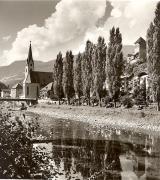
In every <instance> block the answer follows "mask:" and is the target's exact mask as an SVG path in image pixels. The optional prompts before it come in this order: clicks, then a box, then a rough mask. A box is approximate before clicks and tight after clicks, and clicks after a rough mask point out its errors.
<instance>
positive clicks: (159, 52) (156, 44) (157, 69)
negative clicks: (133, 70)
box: [147, 2, 160, 111]
mask: <svg viewBox="0 0 160 180" xmlns="http://www.w3.org/2000/svg"><path fill="white" fill-rule="evenodd" d="M153 22H154V24H153V25H154V32H150V31H151V28H150V29H149V32H150V34H152V33H153V49H151V50H149V48H150V47H149V45H150V44H149V43H148V47H147V48H148V52H149V54H148V61H147V62H148V63H149V64H148V66H149V65H150V66H151V69H150V74H152V86H153V91H154V93H155V95H156V100H157V110H158V111H160V2H158V4H157V7H156V10H155V18H154V21H153ZM149 32H148V35H149ZM149 37H151V35H150V36H149ZM149 37H147V39H148V42H150V41H149ZM151 57H153V59H152V58H151Z"/></svg>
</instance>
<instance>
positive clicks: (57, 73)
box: [53, 52, 63, 103]
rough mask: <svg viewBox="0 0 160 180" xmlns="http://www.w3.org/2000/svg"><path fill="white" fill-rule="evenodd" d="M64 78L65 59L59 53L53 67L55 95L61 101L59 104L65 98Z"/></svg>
mask: <svg viewBox="0 0 160 180" xmlns="http://www.w3.org/2000/svg"><path fill="white" fill-rule="evenodd" d="M62 78H63V58H62V53H61V52H59V54H58V55H57V59H56V61H55V63H54V67H53V82H54V85H53V88H54V93H55V95H56V96H57V97H58V99H59V103H60V99H61V98H62V96H63V86H62Z"/></svg>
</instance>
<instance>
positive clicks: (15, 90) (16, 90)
mask: <svg viewBox="0 0 160 180" xmlns="http://www.w3.org/2000/svg"><path fill="white" fill-rule="evenodd" d="M22 93H23V86H22V85H21V84H20V83H17V84H15V85H14V86H13V87H12V88H11V98H20V96H22Z"/></svg>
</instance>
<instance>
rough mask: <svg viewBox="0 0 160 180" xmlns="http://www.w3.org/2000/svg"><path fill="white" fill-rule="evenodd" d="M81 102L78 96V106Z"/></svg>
mask: <svg viewBox="0 0 160 180" xmlns="http://www.w3.org/2000/svg"><path fill="white" fill-rule="evenodd" d="M80 104H81V100H80V96H79V97H78V105H79V106H80Z"/></svg>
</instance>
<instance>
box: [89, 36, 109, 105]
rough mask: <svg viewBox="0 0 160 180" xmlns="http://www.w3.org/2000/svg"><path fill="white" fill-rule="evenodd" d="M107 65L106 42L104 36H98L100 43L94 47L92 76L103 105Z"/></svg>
mask: <svg viewBox="0 0 160 180" xmlns="http://www.w3.org/2000/svg"><path fill="white" fill-rule="evenodd" d="M105 66H106V44H105V40H104V38H102V37H99V38H98V43H97V45H96V46H95V48H94V52H93V56H92V74H93V75H92V78H93V90H94V92H95V94H96V96H97V97H98V99H99V105H100V106H101V98H102V94H103V90H104V83H105V80H106V73H105Z"/></svg>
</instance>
